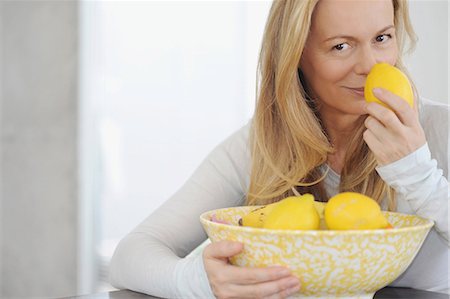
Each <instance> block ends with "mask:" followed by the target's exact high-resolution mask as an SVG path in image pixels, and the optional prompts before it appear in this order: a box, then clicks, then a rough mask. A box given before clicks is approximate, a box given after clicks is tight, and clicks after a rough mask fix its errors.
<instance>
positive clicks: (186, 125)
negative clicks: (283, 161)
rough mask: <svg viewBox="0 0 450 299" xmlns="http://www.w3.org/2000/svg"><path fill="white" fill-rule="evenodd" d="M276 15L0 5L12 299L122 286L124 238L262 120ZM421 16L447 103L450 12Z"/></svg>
mask: <svg viewBox="0 0 450 299" xmlns="http://www.w3.org/2000/svg"><path fill="white" fill-rule="evenodd" d="M270 4H271V1H221V2H219V1H203V2H191V1H182V2H172V1H39V0H36V1H31V0H29V1H8V0H0V70H1V71H0V112H1V114H0V124H1V125H0V130H1V141H0V153H1V159H0V269H1V271H0V298H38V297H40V298H46V297H61V296H70V295H74V294H87V293H94V292H101V291H106V290H111V289H112V287H111V286H110V285H109V284H108V283H107V281H106V279H107V273H108V263H109V260H110V258H111V255H112V253H113V251H114V248H115V246H116V245H117V243H118V241H119V240H120V239H121V238H122V237H123V236H124V235H125V234H126V233H127V232H129V231H130V230H131V229H132V228H134V227H135V226H136V225H137V224H138V223H140V222H141V221H142V220H143V219H144V218H145V217H146V216H147V215H148V214H150V213H151V212H152V211H153V210H154V209H155V208H157V207H158V206H159V205H160V204H161V203H162V202H163V201H164V200H165V199H167V198H168V197H169V196H170V195H171V194H172V193H174V191H175V190H176V189H178V188H179V187H180V186H181V184H182V183H183V182H184V181H185V180H186V179H187V178H188V177H189V176H190V174H191V173H192V172H193V171H194V170H195V168H196V167H197V165H198V164H199V163H200V162H201V161H202V159H203V158H204V157H205V156H206V154H207V153H208V152H209V151H210V150H211V149H212V148H213V147H214V146H215V145H217V144H218V143H219V142H220V141H222V140H223V139H224V138H226V137H227V136H228V135H230V134H231V133H232V132H233V131H234V130H236V129H238V128H240V127H241V126H243V125H244V124H246V123H247V122H248V121H249V120H250V118H251V116H252V113H253V108H254V101H255V82H256V63H257V56H258V51H259V46H260V43H261V37H262V32H263V28H264V25H265V19H266V17H267V14H268V10H269V7H270ZM410 12H411V18H412V22H413V25H414V26H415V29H416V33H417V35H418V37H419V43H418V46H417V49H416V51H415V52H414V53H413V54H412V55H410V56H409V57H407V59H406V62H407V66H408V67H409V70H410V72H411V74H412V77H413V78H414V80H415V83H416V84H417V86H418V89H419V92H420V93H421V95H422V96H425V97H428V98H431V99H434V100H436V101H441V102H447V101H448V86H450V85H449V81H448V80H449V77H448V70H449V64H448V50H449V31H448V13H449V5H448V2H447V1H445V0H441V1H439V0H435V1H414V0H413V1H411V2H410Z"/></svg>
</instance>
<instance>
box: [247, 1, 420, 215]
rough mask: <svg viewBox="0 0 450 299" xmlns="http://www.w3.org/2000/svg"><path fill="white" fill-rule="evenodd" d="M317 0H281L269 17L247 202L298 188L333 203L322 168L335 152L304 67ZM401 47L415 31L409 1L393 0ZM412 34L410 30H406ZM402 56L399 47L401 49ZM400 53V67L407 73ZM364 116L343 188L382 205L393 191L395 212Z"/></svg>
mask: <svg viewBox="0 0 450 299" xmlns="http://www.w3.org/2000/svg"><path fill="white" fill-rule="evenodd" d="M318 1H319V0H278V1H277V0H275V1H274V2H273V4H272V7H271V9H270V13H269V17H268V20H267V24H266V28H265V32H264V37H263V42H262V47H261V52H260V57H259V66H258V71H259V82H258V96H257V103H256V110H255V115H254V118H253V122H252V128H251V133H250V145H251V154H252V166H251V175H250V185H249V190H248V194H247V204H267V203H270V202H275V201H278V200H280V199H282V198H284V197H287V196H291V195H294V191H295V190H294V188H296V187H297V188H298V190H299V191H300V193H306V192H309V193H312V194H313V195H314V196H315V197H316V200H321V201H327V200H328V198H327V196H328V195H327V194H326V192H325V190H324V187H323V184H322V180H323V176H324V173H323V169H324V168H323V166H324V165H325V163H326V161H327V156H328V154H330V153H333V147H332V146H331V144H330V142H329V140H328V138H327V134H326V131H325V128H324V127H323V126H322V124H321V121H320V119H319V117H318V115H317V111H315V109H314V105H313V104H312V103H311V100H310V99H309V96H308V93H307V90H306V87H305V85H304V84H303V80H302V76H301V72H299V71H298V65H299V61H300V58H301V54H302V52H303V49H304V47H305V43H306V39H307V37H308V33H309V30H310V28H311V18H312V15H313V11H314V8H315V7H316V5H317V3H318ZM393 6H394V18H395V21H394V22H395V27H396V31H397V37H398V38H397V41H398V47H399V49H400V50H402V49H403V48H404V46H405V44H406V42H407V41H409V42H410V43H411V44H410V47H409V50H411V49H412V48H413V47H414V44H415V34H414V31H413V29H412V26H411V23H410V21H409V15H408V7H407V3H406V2H405V1H403V0H393ZM405 34H406V35H405ZM400 53H401V52H400ZM400 58H401V55H399V59H398V64H397V66H398V67H400V68H401V69H403V70H404V67H403V65H402V62H401V59H400ZM364 118H365V117H364V116H362V117H360V119H359V124H358V125H359V126H358V129H357V130H356V132H355V134H354V136H353V138H352V139H351V140H350V141H349V147H348V151H347V153H349V154H348V155H346V157H345V164H344V167H343V169H342V172H341V181H340V186H339V190H340V191H341V192H342V191H354V192H360V193H363V194H366V195H368V196H370V197H372V198H374V199H375V200H377V201H378V202H379V203H381V201H382V200H383V198H384V196H386V195H388V199H389V200H388V209H389V210H395V209H396V203H395V197H394V191H393V190H392V189H391V188H390V187H389V186H387V185H386V184H385V183H384V181H383V180H382V179H381V178H380V177H379V175H378V174H377V172H376V171H375V167H376V165H377V164H376V160H375V157H374V156H373V154H372V152H371V151H370V150H369V148H368V146H367V145H366V143H365V142H364V140H363V138H362V134H363V132H364V130H365V127H364Z"/></svg>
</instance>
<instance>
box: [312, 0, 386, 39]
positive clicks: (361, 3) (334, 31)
mask: <svg viewBox="0 0 450 299" xmlns="http://www.w3.org/2000/svg"><path fill="white" fill-rule="evenodd" d="M393 22H394V7H393V4H392V0H320V1H319V2H318V3H317V6H316V8H315V10H314V13H313V16H312V30H313V31H314V32H315V33H316V34H323V35H341V34H346V35H347V34H348V35H351V34H352V32H358V31H361V30H367V31H373V30H375V31H379V30H380V29H381V28H383V27H386V26H388V25H392V24H393Z"/></svg>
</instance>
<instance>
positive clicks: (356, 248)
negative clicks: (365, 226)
mask: <svg viewBox="0 0 450 299" xmlns="http://www.w3.org/2000/svg"><path fill="white" fill-rule="evenodd" d="M255 208H257V206H242V207H231V208H224V209H217V210H212V211H208V212H205V213H203V214H202V215H201V216H200V222H201V223H202V225H203V228H204V229H205V231H206V233H207V234H208V237H209V238H210V240H211V241H212V242H216V241H221V240H231V241H238V242H241V243H244V249H243V251H242V252H241V253H239V254H238V255H236V256H234V257H232V258H230V262H231V263H232V264H234V265H237V266H242V267H265V266H270V265H283V266H287V267H288V268H289V269H290V270H291V271H292V273H293V274H294V275H295V276H297V277H298V278H299V280H300V285H301V286H300V290H299V292H298V293H297V294H296V295H294V296H293V298H314V299H318V298H330V297H331V298H364V299H365V298H373V296H374V294H375V292H376V291H378V290H379V289H381V288H383V287H385V286H387V285H388V284H390V283H391V282H392V281H394V280H395V279H396V278H397V277H398V276H400V275H401V274H402V273H403V272H404V271H405V270H406V268H407V267H408V266H409V265H410V264H411V262H412V261H413V259H414V257H415V256H416V254H417V252H418V251H419V249H420V247H421V246H422V244H423V242H424V240H425V238H426V236H427V234H428V232H429V231H430V229H431V227H432V226H433V221H431V220H428V219H424V218H421V217H419V216H416V215H408V214H402V213H395V212H383V214H384V215H385V216H386V217H387V219H388V221H389V222H390V223H391V224H392V225H393V226H394V228H391V229H375V230H344V231H338V230H304V231H302V230H275V229H263V228H253V227H243V226H239V224H238V221H239V219H240V218H241V217H242V216H243V215H245V214H247V213H248V212H250V211H251V210H253V209H255ZM212 217H213V219H214V220H215V219H218V220H219V221H224V222H227V223H228V224H225V223H218V222H216V221H212V220H211V218H212Z"/></svg>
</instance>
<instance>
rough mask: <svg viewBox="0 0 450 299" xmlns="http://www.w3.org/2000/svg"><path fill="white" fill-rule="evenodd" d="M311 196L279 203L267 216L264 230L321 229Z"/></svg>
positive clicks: (294, 197)
mask: <svg viewBox="0 0 450 299" xmlns="http://www.w3.org/2000/svg"><path fill="white" fill-rule="evenodd" d="M315 206H316V205H315V204H314V197H313V196H312V195H311V194H305V195H302V196H291V197H287V198H285V199H283V200H281V201H280V202H278V203H277V204H276V205H275V206H274V207H273V209H272V211H271V212H270V214H269V215H267V217H266V219H265V221H264V225H263V228H270V229H291V230H293V229H297V230H312V229H313V230H316V229H319V224H320V216H319V213H318V212H317V210H316V207H315Z"/></svg>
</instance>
